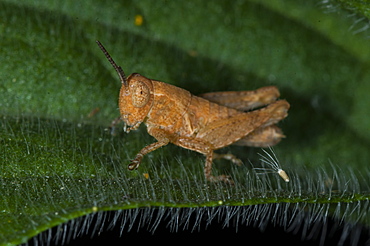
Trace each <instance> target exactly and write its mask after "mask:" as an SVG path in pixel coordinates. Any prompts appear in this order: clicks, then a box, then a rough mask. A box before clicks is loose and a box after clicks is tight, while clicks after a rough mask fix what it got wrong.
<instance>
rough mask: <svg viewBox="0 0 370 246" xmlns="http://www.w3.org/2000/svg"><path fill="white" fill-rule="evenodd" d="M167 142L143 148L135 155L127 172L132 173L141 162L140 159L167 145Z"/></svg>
mask: <svg viewBox="0 0 370 246" xmlns="http://www.w3.org/2000/svg"><path fill="white" fill-rule="evenodd" d="M167 144H168V142H155V143H152V144H149V145H147V146H145V147H144V148H142V149H141V150H140V151H139V153H137V155H136V157H135V159H133V160H132V161H131V162H130V164H129V165H128V167H127V168H128V170H130V171H132V170H134V169H137V168H138V167H139V165H140V162H141V159H143V157H144V155H146V154H148V153H150V152H152V151H154V150H156V149H158V148H160V147H162V146H165V145H167Z"/></svg>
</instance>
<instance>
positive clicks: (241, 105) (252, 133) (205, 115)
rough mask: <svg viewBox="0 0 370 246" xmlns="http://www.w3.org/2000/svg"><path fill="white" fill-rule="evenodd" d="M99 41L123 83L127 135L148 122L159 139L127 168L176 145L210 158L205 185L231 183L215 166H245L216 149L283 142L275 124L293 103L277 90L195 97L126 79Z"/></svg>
mask: <svg viewBox="0 0 370 246" xmlns="http://www.w3.org/2000/svg"><path fill="white" fill-rule="evenodd" d="M96 42H97V44H98V45H99V47H100V49H101V50H102V51H103V53H104V55H105V56H106V57H107V59H108V60H109V62H110V63H111V64H112V66H113V67H114V69H115V70H116V71H117V73H118V76H119V78H120V80H121V83H122V87H121V90H120V94H119V99H118V104H119V109H120V118H119V120H122V121H123V122H124V123H125V128H124V130H125V132H126V133H128V132H130V131H131V130H135V129H137V128H138V127H139V126H140V124H141V123H144V124H145V125H146V126H147V131H148V133H149V134H150V135H151V136H153V137H154V138H155V139H156V140H157V142H154V143H152V144H149V145H147V146H145V147H144V148H143V149H141V150H140V151H139V153H138V154H137V155H136V157H135V159H133V160H132V161H131V162H130V164H129V165H128V169H129V170H134V169H137V168H138V167H139V165H140V162H141V160H142V159H143V157H144V156H145V155H146V154H148V153H150V152H152V151H154V150H156V149H158V148H160V147H162V146H165V145H167V144H169V143H172V144H175V145H177V146H180V147H183V148H185V149H189V150H193V151H196V152H199V153H201V154H203V155H205V158H206V161H205V165H204V175H205V178H206V180H208V181H225V182H228V183H232V180H231V179H230V177H229V176H227V175H220V176H213V175H212V161H213V160H214V159H218V158H226V159H229V160H231V161H232V162H234V163H236V164H239V165H240V164H241V161H240V160H239V159H237V158H236V157H235V156H233V155H231V154H224V155H221V154H216V153H214V150H217V149H220V148H223V147H225V146H228V145H231V144H236V145H244V146H253V147H267V146H272V145H275V144H276V143H278V142H279V141H280V140H281V138H283V137H284V135H283V134H282V131H281V130H280V128H278V127H277V126H276V125H275V124H276V123H277V122H279V121H280V120H282V119H284V118H285V117H286V116H287V111H288V109H289V103H288V102H287V101H286V100H277V98H278V97H279V96H280V93H279V90H278V89H277V88H276V87H274V86H267V87H262V88H260V89H257V90H255V91H228V92H212V93H206V94H202V95H200V96H194V95H192V94H191V93H190V92H189V91H187V90H184V89H181V88H179V87H176V86H173V85H170V84H167V83H164V82H160V81H157V80H153V79H148V78H146V77H144V76H142V75H140V74H138V73H133V74H131V75H129V76H128V77H127V78H126V76H125V73H124V72H123V70H122V68H121V67H120V66H118V65H117V64H116V63H115V62H114V60H113V58H112V57H111V56H110V55H109V53H108V51H107V50H106V49H105V48H104V47H103V45H102V44H101V43H100V42H99V41H96ZM116 122H117V120H116Z"/></svg>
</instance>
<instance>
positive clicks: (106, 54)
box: [96, 40, 128, 86]
mask: <svg viewBox="0 0 370 246" xmlns="http://www.w3.org/2000/svg"><path fill="white" fill-rule="evenodd" d="M96 43H97V44H98V45H99V47H100V49H101V50H102V51H103V53H104V55H105V57H107V59H108V61H109V62H110V64H112V66H113V67H114V69H116V71H117V73H118V76H119V78H120V80H121V82H122V84H123V85H124V86H128V83H127V79H126V75H125V72H123V70H122V68H121V67H120V66H118V65H117V64H116V63H115V62H114V60H113V58H112V57H111V56H110V55H109V53H108V51H107V50H106V49H105V48H104V46H103V45H102V43H100V42H99V41H98V40H96Z"/></svg>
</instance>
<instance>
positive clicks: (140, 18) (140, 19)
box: [135, 15, 144, 26]
mask: <svg viewBox="0 0 370 246" xmlns="http://www.w3.org/2000/svg"><path fill="white" fill-rule="evenodd" d="M143 22H144V18H143V16H142V15H135V26H141V25H142V24H143Z"/></svg>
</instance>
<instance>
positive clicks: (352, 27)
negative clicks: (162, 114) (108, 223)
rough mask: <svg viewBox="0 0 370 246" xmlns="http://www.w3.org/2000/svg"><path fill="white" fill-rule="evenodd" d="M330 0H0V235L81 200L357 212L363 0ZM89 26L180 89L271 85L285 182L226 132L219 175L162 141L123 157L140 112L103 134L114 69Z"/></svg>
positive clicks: (362, 146) (135, 143) (362, 129)
mask: <svg viewBox="0 0 370 246" xmlns="http://www.w3.org/2000/svg"><path fill="white" fill-rule="evenodd" d="M330 2H334V1H321V2H316V3H315V2H312V1H252V0H251V1H246V0H245V1H235V2H233V3H230V2H229V1H183V2H181V3H180V2H175V1H170V2H165V1H140V2H137V1H124V2H122V1H115V2H112V3H109V4H108V3H107V2H106V1H80V2H78V3H76V2H75V1H36V2H34V1H22V2H17V1H3V2H0V19H1V22H0V34H1V39H0V54H1V55H0V64H1V66H0V109H1V110H0V116H1V118H0V194H1V197H2V198H1V200H0V245H3V244H4V245H8V244H10V245H11V244H19V243H24V242H27V240H29V239H30V238H32V237H33V236H35V235H38V234H39V233H41V232H43V231H45V230H48V229H50V228H52V227H53V226H57V225H61V224H62V223H65V222H68V221H70V220H73V219H77V218H81V217H82V216H84V215H89V214H95V213H97V212H98V213H99V212H103V211H111V210H113V211H117V213H123V215H122V219H123V220H124V219H125V218H126V216H128V213H129V212H126V213H125V212H122V211H135V209H136V208H147V209H149V210H150V209H152V208H158V207H159V208H161V209H163V210H166V209H169V208H173V209H178V210H171V211H182V210H181V209H182V208H187V209H194V210H191V211H193V212H194V213H197V212H200V211H201V209H200V208H208V209H210V210H209V211H218V212H219V213H220V214H223V215H222V216H225V213H231V214H232V216H234V217H238V216H239V217H238V218H239V219H241V218H244V219H245V220H246V221H249V220H255V221H258V220H260V219H261V218H260V216H258V215H259V213H263V212H265V211H266V208H268V210H269V211H274V210H275V211H279V212H275V215H278V216H280V217H283V216H286V214H288V213H285V212H287V211H290V212H291V213H289V216H291V217H289V218H286V219H285V220H284V219H280V221H281V224H282V225H283V226H285V227H286V226H292V225H296V226H298V222H296V223H293V222H294V221H298V218H300V217H297V214H309V216H311V217H310V218H311V219H310V218H307V217H305V218H306V220H307V221H308V222H307V223H308V224H310V223H314V222H315V219H312V218H316V217H317V218H318V217H320V218H322V220H325V219H327V217H328V216H330V217H333V218H334V219H337V220H339V221H341V222H342V223H348V224H350V223H361V224H363V225H365V226H367V227H368V226H370V221H369V218H368V216H367V211H368V206H369V202H368V199H369V196H370V188H369V179H370V171H369V168H368V166H367V163H368V160H369V157H370V153H369V151H368V149H369V148H368V147H369V142H370V131H369V130H370V127H369V126H370V118H369V117H368V108H369V106H368V105H370V98H369V97H368V95H367V94H368V91H370V83H369V81H370V72H369V71H370V63H369V60H370V49H369V40H368V37H369V29H366V28H363V27H366V21H368V13H369V6H368V4H366V2H364V1H338V2H335V3H336V4H335V7H333V8H332V9H331V6H334V5H330ZM356 3H357V4H356ZM348 6H349V7H348ZM342 8H343V9H342ZM327 10H330V11H327ZM348 11H349V12H348ZM351 13H354V14H356V15H354V16H350V14H351ZM138 15H139V16H141V17H142V18H143V22H142V23H139V22H136V23H135V18H136V16H138ZM356 18H357V19H356ZM359 25H360V26H359ZM361 25H362V26H361ZM356 27H360V28H356ZM95 40H100V41H101V42H102V43H103V44H104V45H105V47H106V48H107V49H108V51H109V52H110V54H111V55H112V56H113V58H114V59H115V61H116V62H117V63H118V64H119V65H120V66H122V68H123V69H124V70H125V72H126V73H127V74H129V73H131V72H139V73H141V74H143V75H144V76H146V77H149V78H153V79H158V80H161V81H164V82H168V83H170V84H174V85H176V86H179V87H182V88H185V89H187V90H189V91H191V92H192V93H193V94H199V93H203V92H209V91H221V90H251V89H256V88H258V87H262V86H266V85H276V86H278V87H279V89H280V91H281V95H282V98H285V99H287V100H288V102H289V103H290V104H291V109H290V111H289V116H288V118H287V119H286V120H284V121H283V122H282V123H281V124H280V126H281V127H282V129H283V130H284V134H285V135H286V136H287V138H286V139H284V140H283V141H282V142H281V143H280V144H279V145H277V146H276V147H274V150H275V152H276V155H277V158H278V160H279V162H280V163H281V165H282V168H283V169H284V170H285V171H286V172H287V173H288V175H289V176H290V178H291V181H290V182H289V183H285V182H284V181H283V180H282V179H281V178H280V177H279V176H278V175H277V174H276V173H271V174H266V175H256V169H253V168H256V167H261V165H262V164H261V161H260V160H259V158H260V157H259V155H258V153H262V154H263V152H262V150H261V149H253V148H249V149H247V148H245V147H237V146H231V147H227V148H225V149H224V150H222V151H223V152H225V153H226V152H232V153H233V154H235V155H237V156H238V157H239V158H241V159H242V160H243V162H244V165H243V166H242V167H237V166H233V165H230V163H228V162H227V161H216V162H215V165H214V169H213V172H214V173H216V174H225V173H227V174H230V175H231V176H232V177H233V179H234V180H235V186H230V185H227V184H223V183H215V184H211V183H207V182H206V181H205V179H204V177H203V163H204V157H203V156H202V155H199V154H197V153H195V152H191V151H189V150H185V149H181V148H179V147H176V146H173V145H168V146H166V147H163V148H161V149H160V150H157V151H155V152H153V153H151V154H149V155H147V156H145V158H144V159H143V162H142V164H141V166H140V168H139V169H138V170H137V171H133V172H130V171H128V170H127V168H126V165H127V164H128V162H129V160H130V159H131V158H133V157H134V156H135V154H136V153H137V152H138V151H139V150H140V149H141V148H142V147H144V146H145V145H147V144H150V143H152V142H154V141H155V140H154V139H153V138H151V137H150V136H149V135H148V134H147V133H146V129H145V127H144V126H143V127H141V128H140V129H139V131H136V132H131V133H130V134H128V135H126V134H123V133H119V135H118V136H112V135H111V134H110V131H109V129H108V126H109V125H110V123H111V121H112V120H113V119H114V118H116V117H117V116H118V114H119V112H118V110H117V100H118V91H119V87H120V82H119V79H118V78H117V75H116V74H115V71H114V69H113V68H112V67H111V66H110V64H109V63H108V61H107V60H106V59H105V57H104V55H103V54H102V53H101V51H100V50H99V48H98V47H97V46H96V44H95ZM222 151H221V152H222ZM264 155H265V154H264ZM275 205H276V207H274V206H275ZM215 207H216V208H218V209H219V210H212V209H213V208H215ZM251 208H255V209H254V210H253V211H254V212H253V213H251V215H250V216H249V217H248V219H246V218H245V213H246V211H250V210H251ZM233 209H234V210H233ZM232 211H233V212H232ZM175 213H177V212H175ZM178 213H179V214H181V212H178ZM214 213H216V212H214ZM185 214H186V213H182V216H185ZM243 214H244V215H243ZM269 214H272V215H270V216H271V217H269V216H266V217H264V218H266V220H274V219H276V218H274V216H273V215H274V213H269ZM243 216H244V217H243ZM305 216H306V215H305ZM309 216H308V217H309ZM130 218H132V217H130ZM158 218H159V219H160V218H161V217H158ZM292 221H293V222H292ZM249 223H250V222H249ZM289 223H291V224H289ZM154 227H155V226H154Z"/></svg>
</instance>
